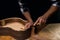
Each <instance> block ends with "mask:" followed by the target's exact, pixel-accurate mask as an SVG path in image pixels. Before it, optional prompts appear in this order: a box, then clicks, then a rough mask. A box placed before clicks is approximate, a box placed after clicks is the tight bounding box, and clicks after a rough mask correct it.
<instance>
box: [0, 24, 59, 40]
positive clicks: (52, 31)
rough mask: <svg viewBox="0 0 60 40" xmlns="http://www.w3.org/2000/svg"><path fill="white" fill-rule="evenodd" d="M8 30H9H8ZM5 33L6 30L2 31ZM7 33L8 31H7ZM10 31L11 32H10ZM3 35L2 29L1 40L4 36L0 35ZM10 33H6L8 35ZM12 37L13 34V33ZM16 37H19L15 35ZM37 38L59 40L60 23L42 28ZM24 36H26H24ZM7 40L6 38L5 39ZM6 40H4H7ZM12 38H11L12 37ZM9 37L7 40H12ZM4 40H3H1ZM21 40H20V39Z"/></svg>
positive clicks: (0, 30)
mask: <svg viewBox="0 0 60 40" xmlns="http://www.w3.org/2000/svg"><path fill="white" fill-rule="evenodd" d="M9 30H10V29H9ZM4 31H6V30H4ZM7 31H8V30H7ZM11 31H12V30H11ZM2 33H3V31H2V29H0V39H3V38H4V36H5V35H4V36H3V35H1V34H2ZM9 33H11V32H8V34H9ZM3 34H4V33H3ZM13 35H14V33H13ZM15 35H16V36H17V37H18V36H19V35H17V34H15ZM37 35H38V37H39V38H40V40H60V23H55V24H48V25H47V26H46V27H45V28H43V29H42V30H41V31H40V32H39V33H38V34H37ZM25 36H26V35H25ZM7 38H8V37H7ZM7 38H6V40H8V39H7ZM12 38H13V37H12ZM12 38H11V37H10V39H9V40H12ZM3 40H5V39H3ZM17 40H18V39H17ZM20 40H21V39H20Z"/></svg>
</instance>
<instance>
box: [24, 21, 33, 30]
mask: <svg viewBox="0 0 60 40" xmlns="http://www.w3.org/2000/svg"><path fill="white" fill-rule="evenodd" d="M32 25H33V22H27V23H26V25H25V29H26V30H27V29H29V28H30V27H31V26H32Z"/></svg>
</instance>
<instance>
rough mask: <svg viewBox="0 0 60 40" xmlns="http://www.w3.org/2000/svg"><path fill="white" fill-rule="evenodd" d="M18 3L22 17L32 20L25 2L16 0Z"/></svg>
mask: <svg viewBox="0 0 60 40" xmlns="http://www.w3.org/2000/svg"><path fill="white" fill-rule="evenodd" d="M18 3H19V5H20V10H21V12H22V14H23V15H24V17H25V18H26V19H27V21H28V22H33V21H32V18H31V15H30V13H29V9H28V7H27V4H26V3H25V4H24V3H22V2H21V1H19V2H18Z"/></svg>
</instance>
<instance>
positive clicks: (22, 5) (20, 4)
mask: <svg viewBox="0 0 60 40" xmlns="http://www.w3.org/2000/svg"><path fill="white" fill-rule="evenodd" d="M18 4H19V6H20V11H21V12H22V13H23V12H26V11H29V8H28V7H27V4H26V3H24V2H21V1H18Z"/></svg>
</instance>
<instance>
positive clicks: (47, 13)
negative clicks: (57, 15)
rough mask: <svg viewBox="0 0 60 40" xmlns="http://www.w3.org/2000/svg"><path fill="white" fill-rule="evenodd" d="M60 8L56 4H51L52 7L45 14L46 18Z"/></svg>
mask: <svg viewBox="0 0 60 40" xmlns="http://www.w3.org/2000/svg"><path fill="white" fill-rule="evenodd" d="M57 9H58V7H56V6H51V7H50V9H49V10H48V11H47V12H46V13H45V14H44V15H43V16H44V17H45V18H48V17H50V16H51V15H52V14H53V13H54V12H55V11H56V10H57Z"/></svg>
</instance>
